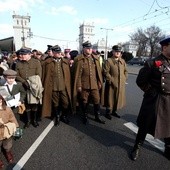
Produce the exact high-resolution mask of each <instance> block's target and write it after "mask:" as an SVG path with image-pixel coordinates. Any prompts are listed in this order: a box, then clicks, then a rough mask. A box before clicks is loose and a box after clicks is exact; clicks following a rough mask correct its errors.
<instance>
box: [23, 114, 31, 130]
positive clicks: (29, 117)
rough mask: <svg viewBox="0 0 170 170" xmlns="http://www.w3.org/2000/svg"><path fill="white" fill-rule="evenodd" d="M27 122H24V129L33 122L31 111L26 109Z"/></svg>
mask: <svg viewBox="0 0 170 170" xmlns="http://www.w3.org/2000/svg"><path fill="white" fill-rule="evenodd" d="M24 114H25V116H24V117H25V124H24V129H25V128H29V126H30V124H31V111H25V113H24Z"/></svg>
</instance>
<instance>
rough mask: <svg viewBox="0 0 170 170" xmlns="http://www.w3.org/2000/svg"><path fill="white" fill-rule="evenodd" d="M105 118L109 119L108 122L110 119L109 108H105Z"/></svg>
mask: <svg viewBox="0 0 170 170" xmlns="http://www.w3.org/2000/svg"><path fill="white" fill-rule="evenodd" d="M105 117H106V118H107V119H109V120H111V119H112V117H111V110H110V109H109V108H106V114H105Z"/></svg>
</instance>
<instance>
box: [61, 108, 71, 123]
mask: <svg viewBox="0 0 170 170" xmlns="http://www.w3.org/2000/svg"><path fill="white" fill-rule="evenodd" d="M60 119H61V121H62V122H64V123H66V124H69V123H70V121H69V119H68V109H67V108H63V109H62V115H61V118H60Z"/></svg>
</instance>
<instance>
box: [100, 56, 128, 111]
mask: <svg viewBox="0 0 170 170" xmlns="http://www.w3.org/2000/svg"><path fill="white" fill-rule="evenodd" d="M103 74H104V76H105V80H106V83H105V90H104V106H105V107H108V108H110V109H113V108H114V109H115V110H117V109H121V108H122V107H123V106H125V104H126V96H125V83H126V79H127V76H128V72H127V67H126V63H125V61H124V60H123V59H122V58H120V59H119V61H117V60H115V58H113V57H112V58H108V59H107V60H106V61H105V64H104V68H103Z"/></svg>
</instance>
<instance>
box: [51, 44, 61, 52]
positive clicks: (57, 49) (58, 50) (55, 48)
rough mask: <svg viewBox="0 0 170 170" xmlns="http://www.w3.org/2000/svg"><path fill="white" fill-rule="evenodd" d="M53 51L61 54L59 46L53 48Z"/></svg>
mask: <svg viewBox="0 0 170 170" xmlns="http://www.w3.org/2000/svg"><path fill="white" fill-rule="evenodd" d="M51 50H52V51H53V52H61V48H60V46H58V45H55V46H53V47H52V48H51Z"/></svg>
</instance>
